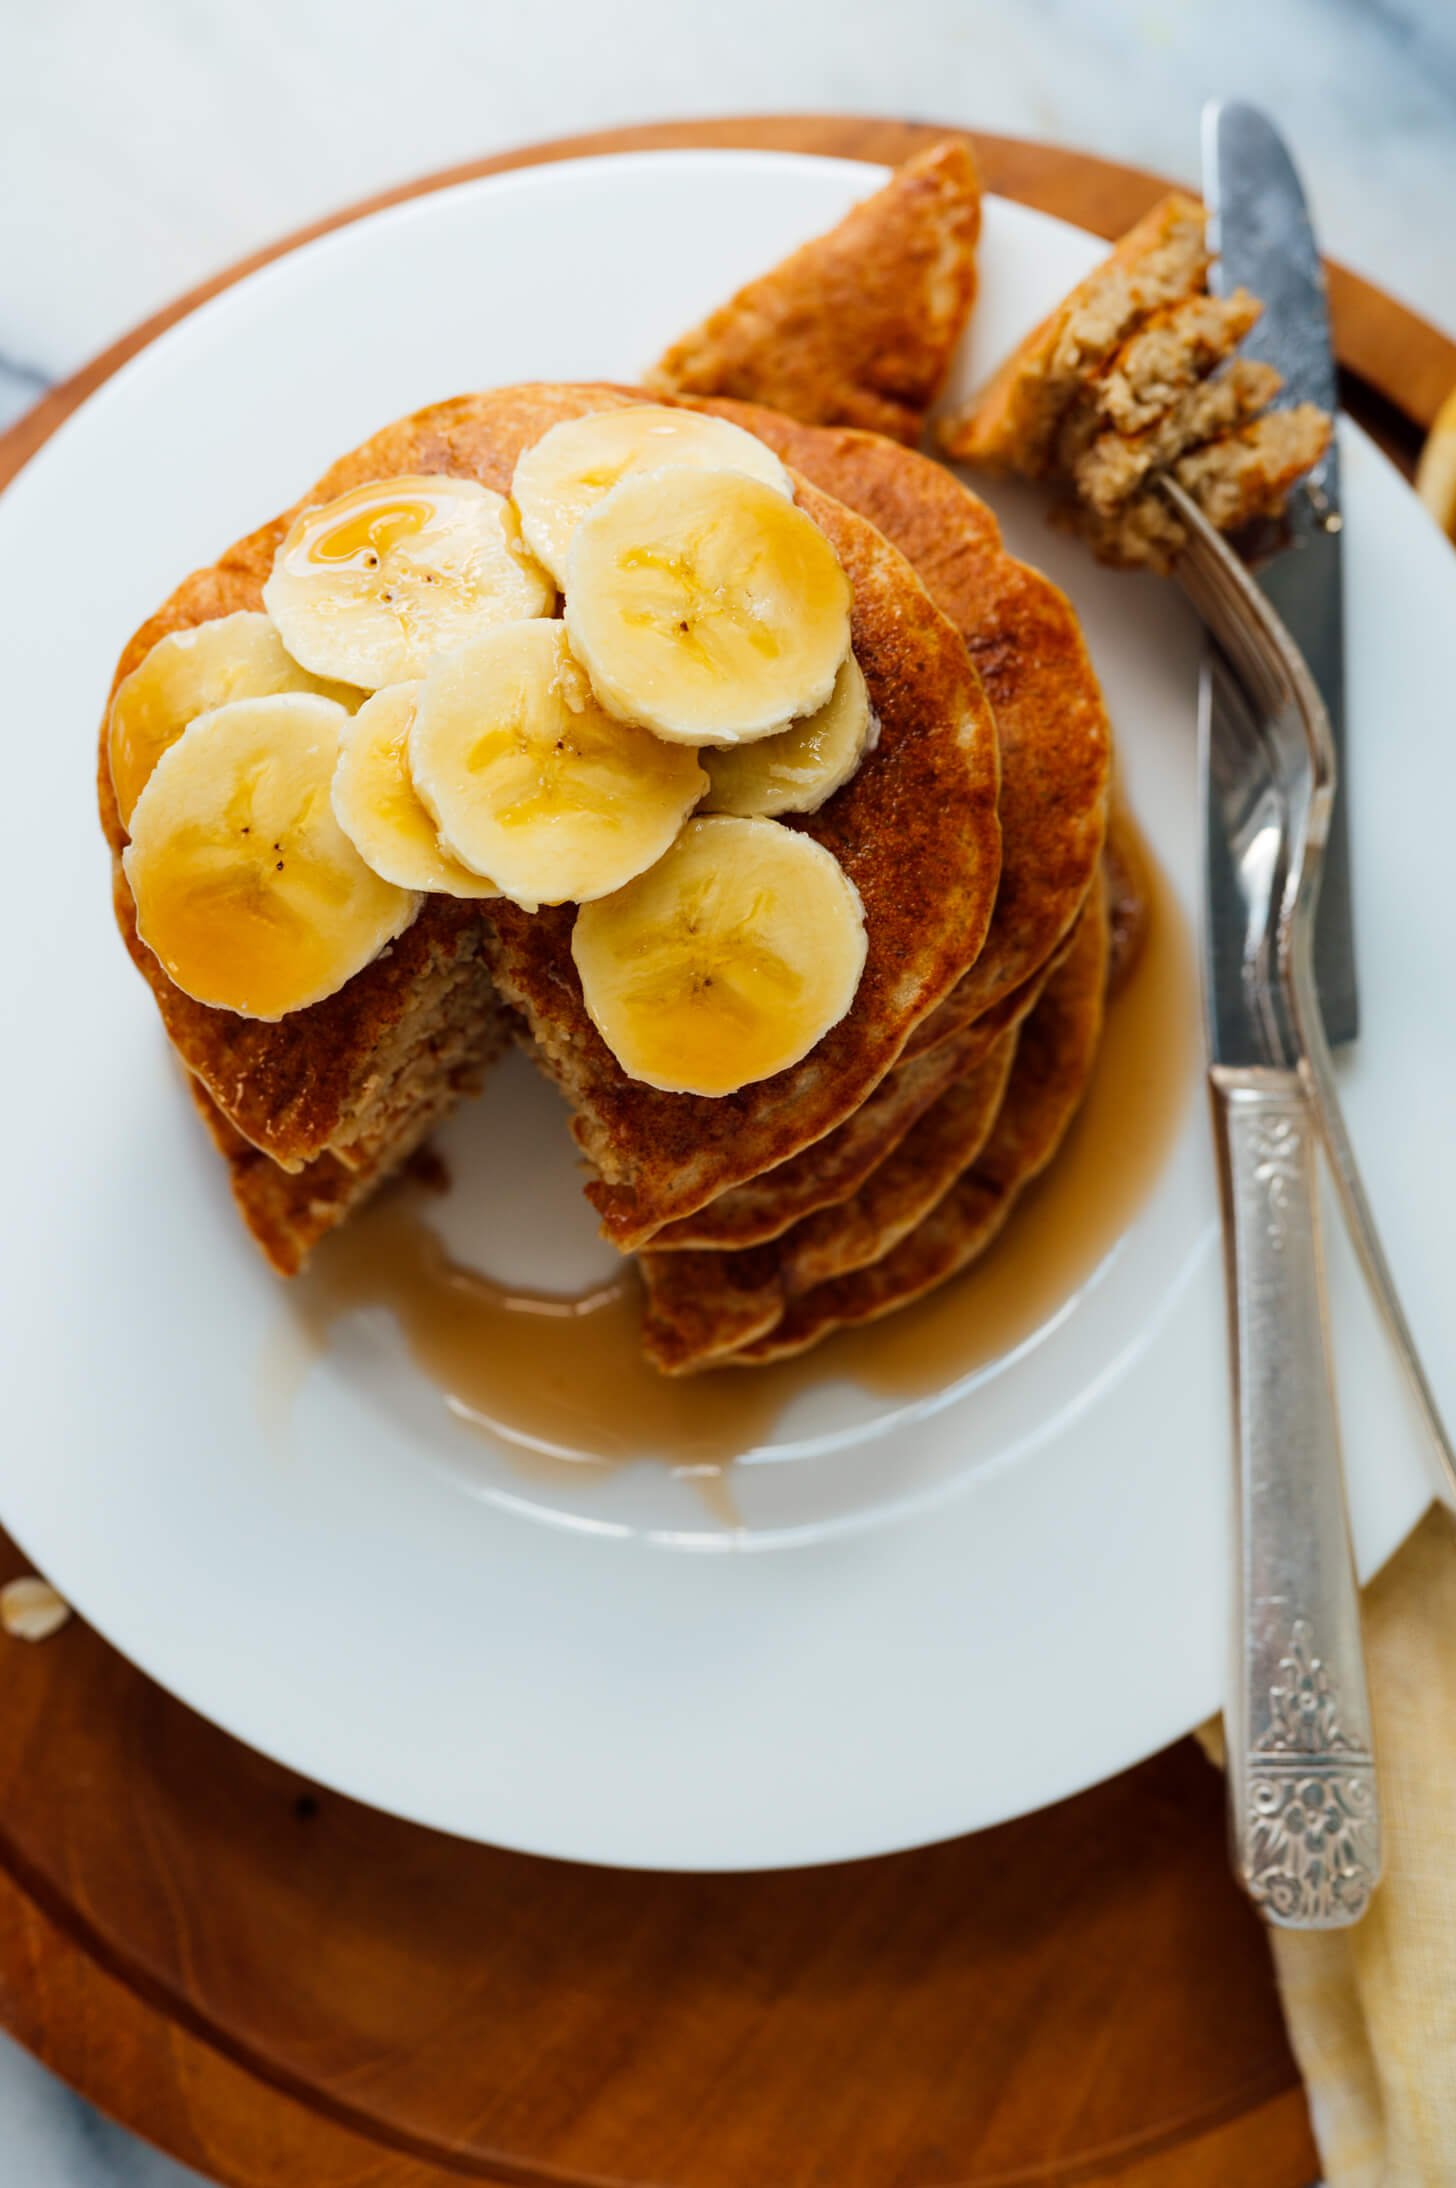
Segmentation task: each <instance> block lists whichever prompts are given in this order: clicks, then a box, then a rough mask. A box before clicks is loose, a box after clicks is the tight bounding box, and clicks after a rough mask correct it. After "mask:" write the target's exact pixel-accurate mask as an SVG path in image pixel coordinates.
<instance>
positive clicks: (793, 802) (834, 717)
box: [699, 653, 879, 818]
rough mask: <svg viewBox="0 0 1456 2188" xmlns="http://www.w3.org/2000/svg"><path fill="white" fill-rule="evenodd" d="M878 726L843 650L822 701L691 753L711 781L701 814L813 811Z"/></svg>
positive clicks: (854, 664) (855, 667) (844, 777)
mask: <svg viewBox="0 0 1456 2188" xmlns="http://www.w3.org/2000/svg"><path fill="white" fill-rule="evenodd" d="M878 730H879V723H878V722H877V721H876V719H875V716H874V711H873V709H872V708H871V706H870V695H869V687H868V686H867V685H866V683H865V680H864V674H863V671H862V670H861V668H860V665H859V663H858V661H856V659H855V657H854V655H853V654H852V653H847V654H846V655H845V657H844V662H843V665H842V667H841V668H840V671H839V674H838V676H836V678H835V679H834V689H833V691H832V692H831V693H830V696H829V703H828V705H827V706H822V707H820V709H819V711H818V713H817V714H806V715H805V716H804V718H803V720H802V721H801V722H791V723H790V724H789V726H788V728H787V729H781V730H780V731H779V733H778V735H777V736H776V737H761V738H760V739H759V740H758V742H757V743H756V744H751V745H729V746H727V747H726V748H725V749H724V750H723V751H721V752H714V751H711V750H706V749H705V750H704V751H703V752H702V753H700V754H699V758H700V759H701V760H702V763H703V765H704V767H706V769H707V770H708V780H709V783H710V784H711V786H712V787H711V788H710V789H709V791H708V795H707V796H706V798H704V800H703V803H702V811H703V812H705V813H737V814H742V815H751V814H757V815H759V816H760V817H761V818H766V817H767V816H768V815H770V814H773V813H817V812H818V810H819V808H820V806H821V805H823V804H824V802H825V800H826V799H828V798H832V797H833V795H834V793H835V791H836V790H838V789H840V788H841V787H842V785H843V784H845V783H847V782H848V781H849V778H850V776H851V775H852V774H853V773H854V771H855V769H856V768H857V767H858V766H859V763H860V761H861V760H862V759H863V758H864V755H865V753H866V752H867V751H868V750H869V748H870V746H871V745H872V744H873V742H874V740H875V737H876V735H877V733H878Z"/></svg>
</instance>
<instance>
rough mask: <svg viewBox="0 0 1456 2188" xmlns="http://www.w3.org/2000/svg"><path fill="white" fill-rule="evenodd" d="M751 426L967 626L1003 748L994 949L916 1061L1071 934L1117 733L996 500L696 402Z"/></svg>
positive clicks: (928, 1024)
mask: <svg viewBox="0 0 1456 2188" xmlns="http://www.w3.org/2000/svg"><path fill="white" fill-rule="evenodd" d="M702 407H703V408H706V409H711V410H716V411H720V412H721V413H722V414H723V415H724V416H725V417H728V418H731V419H733V420H734V422H735V423H737V424H739V425H742V426H744V427H745V428H746V429H747V430H748V431H749V432H750V433H756V434H757V435H758V436H759V438H760V439H761V440H765V441H767V442H768V444H769V446H770V447H771V448H773V449H775V450H777V452H778V454H779V455H780V456H782V457H783V459H784V461H785V462H786V463H790V464H792V465H793V466H794V467H795V469H797V470H800V471H802V472H803V473H804V474H805V475H806V477H808V478H811V479H812V480H813V481H814V482H815V484H816V485H818V486H822V487H823V489H824V491H825V492H826V493H829V494H834V495H836V496H837V497H838V499H839V500H841V501H844V502H847V503H848V504H849V505H850V507H851V508H854V509H857V510H859V511H860V513H861V514H862V515H863V516H866V517H868V518H869V519H870V522H871V523H872V524H874V525H876V526H877V527H878V529H879V530H880V531H881V532H882V533H883V534H884V536H885V537H886V538H887V539H889V540H891V541H893V543H894V544H895V546H897V547H898V548H899V549H900V551H901V553H902V554H904V555H906V556H907V557H908V558H909V560H910V561H911V562H913V563H914V565H915V568H916V569H917V571H918V572H919V574H920V576H921V577H922V578H923V579H924V581H925V585H926V587H927V589H928V591H929V593H930V596H931V598H932V599H933V600H934V601H935V603H936V605H937V607H939V608H940V609H942V610H943V612H944V613H945V614H946V615H948V616H949V617H950V619H951V621H952V622H953V623H954V624H955V625H956V627H957V628H958V629H959V631H960V632H961V635H962V637H963V638H964V640H965V643H966V648H967V650H968V652H969V654H970V657H971V660H972V661H973V662H974V663H975V667H976V671H977V674H978V675H979V676H980V679H981V683H982V686H983V688H984V690H985V692H986V695H987V697H988V698H989V700H990V701H991V705H992V708H993V710H994V712H995V716H996V732H997V737H998V740H999V743H1000V747H1001V803H1000V815H1001V881H1000V886H999V889H998V891H997V896H996V908H995V911H994V913H993V915H992V919H991V928H990V932H989V934H988V935H987V937H986V943H985V947H984V948H983V949H982V951H981V953H980V955H979V956H978V958H977V959H976V962H975V965H974V967H973V968H972V970H971V971H970V973H969V974H968V975H967V977H966V978H965V979H964V980H963V981H962V982H961V983H960V985H959V986H958V988H957V989H956V990H955V992H954V994H953V995H952V996H951V997H949V998H948V999H947V1001H946V1003H945V1004H944V1005H943V1006H942V1008H941V1009H940V1010H939V1011H938V1012H937V1013H936V1015H935V1016H934V1017H933V1018H929V1019H927V1020H925V1021H924V1022H923V1023H922V1024H921V1025H920V1026H919V1027H918V1028H917V1029H916V1031H915V1033H914V1035H913V1036H912V1038H911V1041H910V1044H909V1046H908V1049H907V1054H909V1055H914V1054H916V1053H917V1052H918V1051H919V1050H921V1049H924V1048H928V1047H932V1046H934V1044H935V1043H936V1042H937V1041H940V1040H944V1039H946V1038H947V1037H948V1036H949V1035H951V1034H953V1033H955V1032H957V1031H958V1030H959V1029H960V1028H961V1027H962V1026H965V1025H968V1024H970V1023H971V1022H972V1021H973V1020H975V1019H977V1018H979V1017H981V1016H982V1015H983V1013H985V1012H986V1011H989V1010H990V1009H992V1008H993V1007H994V1006H995V1005H996V1004H998V1003H1000V1002H1001V1001H1002V999H1003V998H1004V997H1006V996H1007V995H1009V994H1010V993H1011V992H1012V990H1013V989H1015V988H1017V987H1019V986H1020V985H1021V984H1022V983H1023V982H1025V981H1026V980H1028V979H1030V978H1031V977H1032V976H1034V975H1035V974H1037V973H1039V972H1040V971H1041V970H1042V968H1043V967H1044V966H1045V965H1046V963H1047V961H1048V960H1049V959H1050V957H1051V956H1052V954H1053V952H1054V951H1055V949H1056V947H1057V945H1058V943H1059V942H1060V941H1061V940H1062V939H1063V937H1064V936H1065V935H1066V934H1067V932H1068V931H1069V929H1070V927H1071V925H1072V922H1073V920H1074V919H1075V918H1076V916H1077V913H1078V911H1079V910H1080V909H1081V906H1082V904H1083V902H1084V900H1085V898H1086V896H1087V892H1088V890H1089V888H1090V887H1091V884H1092V878H1093V875H1094V874H1095V872H1096V870H1097V860H1098V856H1099V854H1100V852H1101V849H1102V843H1103V837H1104V833H1105V829H1106V825H1107V798H1108V787H1109V781H1110V776H1111V766H1112V731H1111V727H1110V725H1109V723H1108V719H1107V709H1106V706H1105V705H1104V703H1103V698H1102V691H1101V687H1100V685H1099V684H1098V681H1097V674H1096V671H1095V670H1094V668H1093V666H1092V662H1091V659H1090V656H1089V655H1088V652H1087V647H1086V643H1085V641H1084V639H1083V637H1082V631H1081V626H1080V624H1079V623H1078V621H1077V617H1076V613H1075V611H1074V609H1073V608H1072V605H1071V603H1070V601H1069V600H1068V599H1067V597H1066V595H1065V593H1063V592H1062V591H1061V590H1060V588H1059V587H1058V586H1056V585H1054V584H1053V583H1052V581H1051V579H1050V578H1047V577H1044V576H1043V575H1042V573H1041V572H1040V571H1039V570H1035V569H1032V568H1031V567H1030V565H1029V564H1027V563H1024V562H1019V561H1018V560H1017V559H1016V557H1015V556H1014V555H1010V554H1008V553H1007V551H1006V549H1005V547H1004V546H1003V544H1002V540H1001V528H1000V526H999V525H998V523H997V522H996V519H995V517H994V515H993V514H992V512H991V511H990V510H989V509H988V508H987V507H986V504H985V503H984V502H983V501H982V500H981V499H980V497H979V496H978V495H976V494H973V493H972V492H971V491H970V489H969V488H968V487H966V486H963V485H962V484H961V483H960V481H959V480H958V479H956V478H955V477H954V476H953V475H952V474H951V473H950V472H949V471H947V470H945V469H944V467H943V466H942V465H940V464H938V463H932V462H930V461H928V460H927V459H926V458H925V457H923V456H916V455H911V454H907V453H906V452H905V451H904V450H902V449H896V448H890V447H888V446H887V445H886V443H885V442H884V441H882V440H876V439H874V438H872V437H871V436H870V435H869V434H864V433H848V432H828V431H815V430H814V429H813V428H811V427H805V426H801V425H797V424H795V423H794V422H793V421H792V420H789V419H785V418H774V417H772V416H771V415H770V414H768V413H767V412H765V411H762V410H756V409H750V408H748V407H746V406H744V405H742V404H737V403H720V402H713V403H708V404H704V405H703V406H702Z"/></svg>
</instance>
